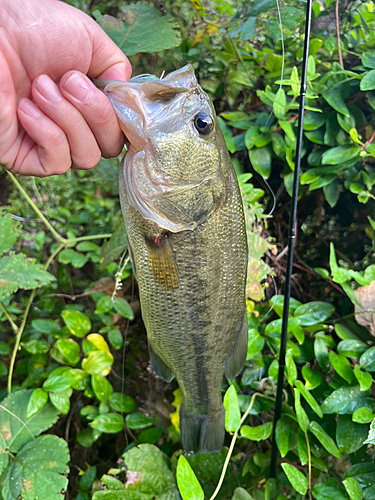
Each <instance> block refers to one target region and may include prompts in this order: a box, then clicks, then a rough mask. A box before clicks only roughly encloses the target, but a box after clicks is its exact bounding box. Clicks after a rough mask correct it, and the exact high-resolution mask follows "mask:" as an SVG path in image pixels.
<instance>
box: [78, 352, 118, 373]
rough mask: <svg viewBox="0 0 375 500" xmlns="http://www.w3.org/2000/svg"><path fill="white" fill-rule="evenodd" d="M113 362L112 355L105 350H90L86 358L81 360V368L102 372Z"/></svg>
mask: <svg viewBox="0 0 375 500" xmlns="http://www.w3.org/2000/svg"><path fill="white" fill-rule="evenodd" d="M112 364H113V356H112V355H111V354H110V353H108V352H105V351H91V352H89V355H88V356H87V358H85V359H83V360H82V369H83V370H85V372H87V373H90V374H91V375H92V374H93V373H102V371H103V370H105V369H106V368H109V367H110V366H112Z"/></svg>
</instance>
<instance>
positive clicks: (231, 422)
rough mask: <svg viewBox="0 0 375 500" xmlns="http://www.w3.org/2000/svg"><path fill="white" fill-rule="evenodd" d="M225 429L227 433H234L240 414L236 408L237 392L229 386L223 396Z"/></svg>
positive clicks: (232, 386)
mask: <svg viewBox="0 0 375 500" xmlns="http://www.w3.org/2000/svg"><path fill="white" fill-rule="evenodd" d="M224 408H225V429H226V430H227V432H235V431H236V430H237V428H238V426H239V425H240V420H241V412H240V407H239V406H238V398H237V392H236V389H235V387H234V385H231V386H230V387H229V389H228V390H227V392H226V393H225V396H224Z"/></svg>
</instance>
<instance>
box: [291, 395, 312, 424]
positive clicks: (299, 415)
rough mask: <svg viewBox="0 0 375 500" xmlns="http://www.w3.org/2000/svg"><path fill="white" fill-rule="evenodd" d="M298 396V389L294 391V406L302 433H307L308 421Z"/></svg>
mask: <svg viewBox="0 0 375 500" xmlns="http://www.w3.org/2000/svg"><path fill="white" fill-rule="evenodd" d="M300 394H301V393H300V391H299V390H298V389H294V404H295V409H296V415H297V420H298V424H299V426H300V427H301V429H302V431H303V432H307V430H308V428H309V425H310V420H309V417H308V416H307V414H306V412H305V410H304V409H303V408H302V405H301V396H300Z"/></svg>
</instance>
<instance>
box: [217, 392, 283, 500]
mask: <svg viewBox="0 0 375 500" xmlns="http://www.w3.org/2000/svg"><path fill="white" fill-rule="evenodd" d="M258 396H259V397H261V398H264V399H269V400H271V401H275V398H271V397H269V396H265V395H264V394H261V393H260V392H254V394H253V395H252V396H251V399H250V403H249V406H248V407H247V410H246V411H245V413H244V414H243V415H242V418H241V420H240V423H239V425H238V427H237V429H236V431H235V433H234V434H233V437H232V441H231V443H230V447H229V450H228V453H227V456H226V458H225V462H224V465H223V470H222V471H221V475H220V479H219V482H218V483H217V486H216V489H215V491H214V492H213V494H212V496H211V497H210V499H209V500H214V498H216V497H217V495H218V494H219V491H220V488H221V486H222V484H223V481H224V477H225V474H226V472H227V468H228V465H229V460H230V458H231V456H232V453H233V449H234V445H235V444H236V441H237V438H238V433H239V431H240V429H241V427H242V425H243V423H244V422H245V420H246V419H247V417H248V415H249V413H250V412H251V410H252V408H253V405H254V402H255V399H256V398H257V397H258Z"/></svg>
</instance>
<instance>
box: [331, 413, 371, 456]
mask: <svg viewBox="0 0 375 500" xmlns="http://www.w3.org/2000/svg"><path fill="white" fill-rule="evenodd" d="M367 431H368V427H367V425H362V424H359V423H356V422H353V421H352V416H351V415H339V416H338V419H337V425H336V443H337V446H338V448H339V450H340V453H343V454H344V455H347V454H349V453H355V452H356V451H358V450H359V449H360V448H362V446H363V442H364V441H365V440H366V437H367Z"/></svg>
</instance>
